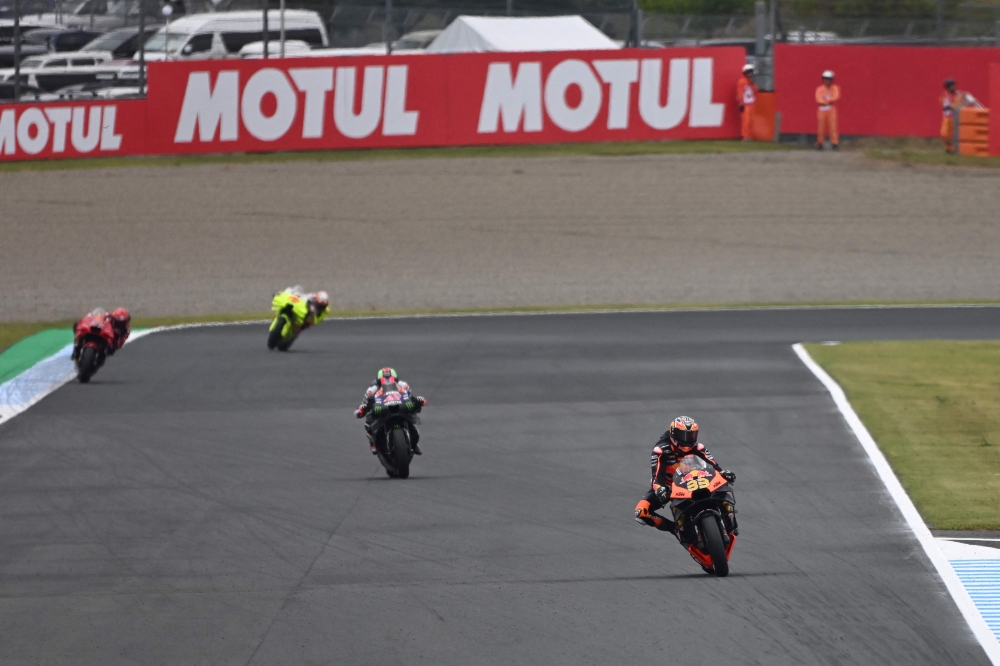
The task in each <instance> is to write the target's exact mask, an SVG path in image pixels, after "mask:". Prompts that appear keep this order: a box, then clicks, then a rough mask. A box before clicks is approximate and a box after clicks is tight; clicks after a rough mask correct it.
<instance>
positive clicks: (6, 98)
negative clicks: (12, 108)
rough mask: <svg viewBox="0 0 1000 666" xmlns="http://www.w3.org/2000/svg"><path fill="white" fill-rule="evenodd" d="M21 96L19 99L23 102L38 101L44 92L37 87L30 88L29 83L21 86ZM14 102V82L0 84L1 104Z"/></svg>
mask: <svg viewBox="0 0 1000 666" xmlns="http://www.w3.org/2000/svg"><path fill="white" fill-rule="evenodd" d="M18 92H20V93H21V96H20V97H19V98H18V99H20V100H22V101H24V100H37V99H38V98H39V97H40V96H41V95H42V91H41V90H39V89H38V88H36V87H35V86H29V85H28V84H27V83H22V84H21V89H20V90H19V91H18ZM12 101H14V82H13V81H9V82H8V81H4V82H0V102H12Z"/></svg>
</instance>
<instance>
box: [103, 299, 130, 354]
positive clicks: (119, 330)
mask: <svg viewBox="0 0 1000 666" xmlns="http://www.w3.org/2000/svg"><path fill="white" fill-rule="evenodd" d="M111 328H112V329H114V331H115V341H114V344H112V345H111V348H110V349H108V355H109V356H111V355H114V353H115V352H116V351H118V350H119V349H121V348H122V347H124V346H125V342H126V341H127V340H128V336H129V334H130V333H131V332H132V315H130V314H129V312H128V310H126V309H125V308H118V309H117V310H115V311H114V312H112V313H111Z"/></svg>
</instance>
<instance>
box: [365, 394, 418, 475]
mask: <svg viewBox="0 0 1000 666" xmlns="http://www.w3.org/2000/svg"><path fill="white" fill-rule="evenodd" d="M422 408H423V405H421V403H420V402H419V401H417V400H415V399H414V397H413V395H412V394H411V393H410V392H409V391H405V392H400V391H399V390H398V389H395V388H390V389H389V390H387V391H380V392H379V393H376V394H375V404H374V405H373V406H372V408H371V415H372V420H371V422H370V423H367V424H365V429H366V430H367V431H368V433H369V434H370V435H371V436H372V441H373V442H374V443H375V450H376V454H377V455H378V461H379V462H380V463H382V467H384V468H385V473H386V474H387V475H388V476H389V478H392V479H406V478H409V476H410V461H411V460H413V445H412V444H411V443H410V428H411V427H416V426H418V425H420V417H419V416H417V413H418V412H419V411H420V410H421V409H422Z"/></svg>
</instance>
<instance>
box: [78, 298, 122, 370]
mask: <svg viewBox="0 0 1000 666" xmlns="http://www.w3.org/2000/svg"><path fill="white" fill-rule="evenodd" d="M73 333H74V344H73V361H74V362H75V363H76V378H77V379H79V380H80V383H81V384H86V383H87V382H89V381H90V378H91V377H93V376H94V373H96V372H97V371H98V370H99V369H100V367H101V366H102V365H104V361H105V360H106V359H107V357H108V351H109V350H110V349H112V348H113V345H114V343H115V331H114V327H113V326H112V324H111V317H110V316H108V313H107V312H106V311H104V310H101V309H100V308H98V309H97V310H94V311H93V312H91V313H90V314H88V315H86V316H85V317H84V318H83V319H81V320H80V321H78V322H76V327H75V328H74V331H73Z"/></svg>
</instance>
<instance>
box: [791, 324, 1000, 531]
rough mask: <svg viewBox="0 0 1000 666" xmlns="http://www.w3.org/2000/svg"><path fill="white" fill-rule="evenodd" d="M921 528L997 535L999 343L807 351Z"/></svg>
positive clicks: (877, 344) (924, 343) (858, 344)
mask: <svg viewBox="0 0 1000 666" xmlns="http://www.w3.org/2000/svg"><path fill="white" fill-rule="evenodd" d="M807 349H808V350H809V353H810V354H811V355H812V356H813V358H814V359H815V360H816V362H817V363H819V364H820V365H822V366H823V368H825V369H826V371H827V372H829V373H830V375H831V376H832V377H833V378H834V379H836V380H837V382H839V383H840V385H841V386H842V387H843V388H844V391H845V392H846V393H847V397H848V399H849V400H850V401H851V405H853V407H854V409H855V410H856V411H857V413H858V416H860V417H861V420H862V421H864V423H865V426H867V427H868V430H869V432H871V434H872V437H874V438H875V441H876V442H878V445H879V447H880V448H881V449H882V452H883V453H885V456H886V458H887V459H888V460H889V463H890V464H891V465H892V468H893V470H894V471H895V472H896V474H897V476H899V480H900V481H901V482H902V484H903V487H904V488H906V492H907V493H908V494H909V495H910V498H911V499H912V500H913V503H914V504H915V505H916V507H917V509H918V510H919V511H920V514H921V515H922V516H923V518H924V521H925V522H927V523H928V524H929V525H930V526H931V527H932V528H934V529H940V530H1000V509H998V507H1000V342H997V341H987V342H954V341H940V340H932V341H920V342H847V343H843V344H840V345H836V346H825V345H807Z"/></svg>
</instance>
